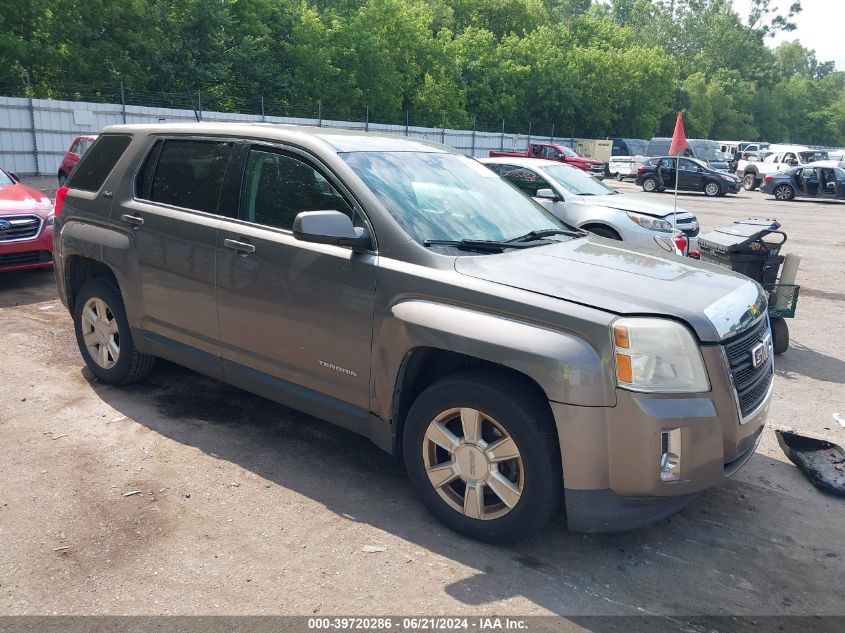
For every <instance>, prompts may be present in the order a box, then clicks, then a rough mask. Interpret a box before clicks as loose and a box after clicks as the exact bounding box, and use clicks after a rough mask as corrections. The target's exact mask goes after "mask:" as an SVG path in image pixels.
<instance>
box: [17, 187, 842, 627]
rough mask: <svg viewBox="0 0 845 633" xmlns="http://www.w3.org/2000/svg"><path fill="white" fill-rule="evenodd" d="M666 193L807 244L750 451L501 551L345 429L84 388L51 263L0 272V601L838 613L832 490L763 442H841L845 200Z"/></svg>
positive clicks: (174, 394) (708, 216) (91, 384)
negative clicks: (646, 510) (452, 525)
mask: <svg viewBox="0 0 845 633" xmlns="http://www.w3.org/2000/svg"><path fill="white" fill-rule="evenodd" d="M32 184H34V185H35V186H37V187H38V186H40V187H41V188H43V189H44V190H49V189H51V188H53V187H54V179H52V178H48V179H32ZM619 188H620V189H621V190H624V191H626V192H627V191H631V192H633V191H636V188H635V187H634V186H633V185H631V184H626V183H623V184H621V185H619ZM655 196H656V198H655V199H659V200H661V201H662V202H667V201H671V197H670V195H668V194H663V195H662V196H661V195H658V194H655ZM680 203H681V205H682V206H683V207H685V208H687V209H689V210H692V211H694V212H695V213H697V214H698V216H699V219H700V221H701V223H702V226H703V228H704V229H705V230H708V229H710V228H713V227H715V226H717V225H719V224H721V223H724V222H726V221H729V220H732V219H736V218H742V217H749V216H758V217H760V216H763V217H771V216H775V217H777V218H778V219H779V220H781V222H782V223H783V224H784V228H785V229H786V231H787V232H788V233H789V236H790V239H789V243H788V245H787V246H786V251H787V252H793V253H799V254H801V255H802V257H803V262H802V265H801V271H800V273H799V282H800V283H801V284H802V292H801V300H800V303H799V310H798V316H797V318H796V319H795V320H793V321H792V322H791V323H790V328H791V332H792V337H793V342H792V347H791V349H790V350H789V351H788V352H787V353H786V354H785V355H784V356H782V357H779V358H778V359H777V377H776V388H775V394H774V402H773V406H772V411H771V416H770V423H769V426H768V427H767V429H766V431H765V432H764V438H763V441H762V443H761V445H760V448H759V450H758V452H757V454H756V455H755V456H754V457H753V458H752V460H751V461H750V462H749V464H748V465H747V466H746V467H745V468H744V469H743V470H742V471H740V473H738V474H737V475H736V476H735V477H734V478H733V479H731V480H729V481H727V482H726V483H725V484H724V485H722V486H720V487H718V488H716V489H713V490H710V491H708V492H706V493H704V494H703V495H701V496H700V498H698V499H697V500H696V501H694V502H693V503H692V504H691V505H690V506H688V507H687V508H686V509H685V510H684V511H682V512H681V513H679V514H677V515H676V516H674V517H672V518H670V519H668V520H665V521H663V522H661V523H659V524H658V525H655V526H653V527H650V528H647V529H641V530H637V531H634V532H628V533H624V534H616V535H591V536H585V535H580V534H573V533H569V532H567V531H566V530H565V524H564V522H563V520H562V519H560V518H559V519H558V520H556V521H555V522H553V524H552V525H550V526H549V527H547V528H546V529H545V530H544V531H543V532H542V533H541V534H540V535H538V536H537V537H535V538H532V539H531V540H528V541H525V542H522V543H520V544H518V545H515V546H512V547H494V546H489V545H484V544H479V543H476V542H473V541H469V540H467V539H464V538H462V537H459V536H456V535H455V534H453V533H451V532H449V531H448V530H446V529H445V528H443V527H441V525H440V524H439V523H437V522H436V521H435V520H434V519H433V518H432V517H430V516H429V515H428V514H427V513H426V511H425V510H424V509H423V508H422V506H421V504H420V503H419V502H418V501H417V499H416V498H415V495H414V493H413V492H412V491H411V489H410V487H409V484H408V482H407V480H406V478H405V476H404V472H403V470H402V468H401V466H400V465H399V464H397V463H396V462H394V461H393V460H392V459H391V458H390V457H388V456H386V455H384V454H382V453H381V452H380V451H379V450H378V449H376V448H375V447H373V446H371V445H370V444H369V443H368V442H367V441H365V440H363V439H361V438H359V437H357V436H355V435H353V434H351V433H349V432H347V431H344V430H342V429H339V428H335V427H333V426H330V425H328V424H325V423H323V422H320V421H317V420H314V419H312V418H309V417H307V416H305V415H302V414H300V413H297V412H294V411H291V410H290V409H286V408H284V407H282V406H279V405H276V404H273V403H270V402H268V401H266V400H262V399H261V398H257V397H255V396H251V395H249V394H247V393H245V392H242V391H239V390H237V389H234V388H231V387H228V386H226V385H223V384H221V383H218V382H215V381H213V380H210V379H207V378H204V377H202V376H199V375H197V374H194V373H192V372H190V371H187V370H184V369H181V368H178V367H175V366H173V365H169V364H164V363H162V364H161V365H160V367H159V370H158V371H157V373H156V374H155V375H154V376H153V377H152V378H150V379H149V380H147V381H145V382H144V383H142V384H137V385H133V386H131V387H127V388H112V387H108V386H104V385H101V384H98V383H96V382H95V381H94V380H93V378H92V376H91V374H90V373H89V372H88V371H87V370H86V369H85V368H84V364H83V362H82V359H81V357H80V355H79V352H78V350H77V348H76V344H75V341H74V337H73V333H72V325H71V320H70V317H69V316H68V314H67V312H66V311H65V310H64V308H63V307H62V306H61V304H60V303H59V301H58V300H57V298H56V292H55V285H54V282H53V278H52V274H51V273H50V272H31V273H25V274H3V275H0V328H2V329H1V330H0V331H2V332H3V339H2V340H3V343H2V346H0V367H2V370H0V393H2V394H3V398H2V399H0V434H1V435H2V438H3V442H2V444H0V484H2V485H0V615H16V614H53V613H60V614H300V615H311V614H318V615H326V614H339V613H343V614H370V615H373V614H397V613H403V614H428V615H431V614H467V615H469V614H477V615H481V614H500V615H505V614H514V615H530V614H537V615H542V614H558V615H563V616H579V615H602V614H621V615H637V614H645V613H648V614H661V615H672V616H685V615H686V616H691V615H707V614H719V615H725V614H738V615H751V614H757V615H761V614H769V615H786V614H795V615H798V614H840V615H845V601H843V600H842V587H843V586H845V560H843V557H845V547H843V543H845V503H843V501H842V500H841V499H837V498H834V497H829V496H825V495H823V494H822V493H820V492H818V491H817V490H816V489H815V488H813V487H812V486H811V485H810V484H809V483H808V482H807V480H806V479H804V477H803V476H802V475H801V474H800V473H799V472H798V471H797V470H796V469H795V468H794V467H793V466H792V464H790V463H789V462H787V461H786V459H785V457H784V456H783V454H782V453H781V451H780V449H779V448H778V446H777V442H776V441H775V437H774V433H773V429H774V428H778V427H792V428H795V429H797V430H800V431H803V432H807V433H810V434H812V435H815V436H819V437H825V438H828V439H830V440H832V441H835V442H839V443H845V429H843V428H842V427H840V425H839V424H838V423H836V422H835V421H834V419H833V417H832V414H833V413H834V412H837V411H845V388H843V384H845V342H843V336H842V334H841V331H840V330H839V326H841V325H842V324H843V323H844V322H845V283H843V279H845V263H843V256H842V255H843V253H845V238H843V237H842V234H841V233H839V231H838V229H839V227H840V226H841V222H842V218H843V217H845V205H843V204H840V203H818V202H795V203H775V202H774V200H772V199H771V198H767V197H765V196H763V195H762V194H759V193H756V192H755V193H746V192H743V193H742V194H740V195H738V196H733V197H728V198H723V199H706V198H704V197H703V196H700V195H694V194H690V195H682V196H680ZM128 493H133V494H128ZM368 545H378V546H383V548H385V549H384V551H377V552H367V551H365V548H366V546H368ZM375 549H381V548H375Z"/></svg>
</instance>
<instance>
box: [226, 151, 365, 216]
mask: <svg viewBox="0 0 845 633" xmlns="http://www.w3.org/2000/svg"><path fill="white" fill-rule="evenodd" d="M240 209H241V211H240V217H241V219H242V220H246V221H248V222H255V223H257V224H263V225H265V226H272V227H275V228H279V229H286V230H290V229H291V228H292V227H293V220H294V218H295V217H296V216H297V214H298V213H300V212H302V211H340V212H341V213H345V214H346V215H348V216H349V217H350V219H354V211H353V209H352V208H351V207H350V206H349V204H348V203H347V202H346V201H345V200H344V199H343V197H342V196H341V195H340V193H338V191H337V190H336V189H335V188H334V187H333V186H332V184H331V183H330V182H329V181H328V180H326V179H325V178H324V177H323V175H322V174H320V172H318V171H317V170H316V169H314V168H313V167H311V166H310V165H309V164H307V163H305V162H303V161H301V160H299V159H297V158H294V157H293V156H289V155H287V154H280V153H277V152H272V151H263V150H256V149H253V150H251V151H250V152H249V158H248V159H247V165H246V171H245V173H244V180H243V187H242V188H241V205H240Z"/></svg>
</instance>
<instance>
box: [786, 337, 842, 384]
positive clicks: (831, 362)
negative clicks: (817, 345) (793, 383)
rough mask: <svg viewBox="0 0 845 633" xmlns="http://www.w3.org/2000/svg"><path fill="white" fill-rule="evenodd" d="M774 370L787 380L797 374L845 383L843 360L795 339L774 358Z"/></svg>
mask: <svg viewBox="0 0 845 633" xmlns="http://www.w3.org/2000/svg"><path fill="white" fill-rule="evenodd" d="M775 372H777V374H778V375H779V376H782V377H784V378H786V379H787V380H790V379H793V378H794V375H795V374H799V375H801V376H806V377H807V378H813V379H814V380H822V381H824V382H832V383H836V384H840V385H845V361H842V360H840V359H838V358H836V357H835V356H828V355H827V354H822V353H821V352H818V351H816V350H814V349H810V348H809V347H806V346H805V345H802V344H801V343H797V342H795V341H792V342H791V343H790V344H789V349H788V350H787V351H786V352H785V353H784V354H782V355H780V356H778V357H777V359H776V360H775Z"/></svg>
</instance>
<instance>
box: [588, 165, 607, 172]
mask: <svg viewBox="0 0 845 633" xmlns="http://www.w3.org/2000/svg"><path fill="white" fill-rule="evenodd" d="M590 171H591V172H593V173H594V174H603V173H604V163H599V164H598V165H590Z"/></svg>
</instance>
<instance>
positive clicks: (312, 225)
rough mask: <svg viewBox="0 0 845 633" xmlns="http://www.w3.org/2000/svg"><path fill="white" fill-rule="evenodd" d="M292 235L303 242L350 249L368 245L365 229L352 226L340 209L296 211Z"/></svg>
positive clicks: (362, 248) (364, 247) (358, 248)
mask: <svg viewBox="0 0 845 633" xmlns="http://www.w3.org/2000/svg"><path fill="white" fill-rule="evenodd" d="M293 236H294V237H295V238H296V239H298V240H302V241H303V242H314V243H316V244H333V245H335V246H349V247H351V248H352V250H367V249H368V248H369V247H370V235H369V233H368V232H367V230H366V229H364V228H361V227H355V226H353V225H352V220H350V219H349V216H348V215H346V214H345V213H341V212H340V211H303V212H302V213H298V214H297V215H296V217H295V218H294V220H293Z"/></svg>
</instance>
